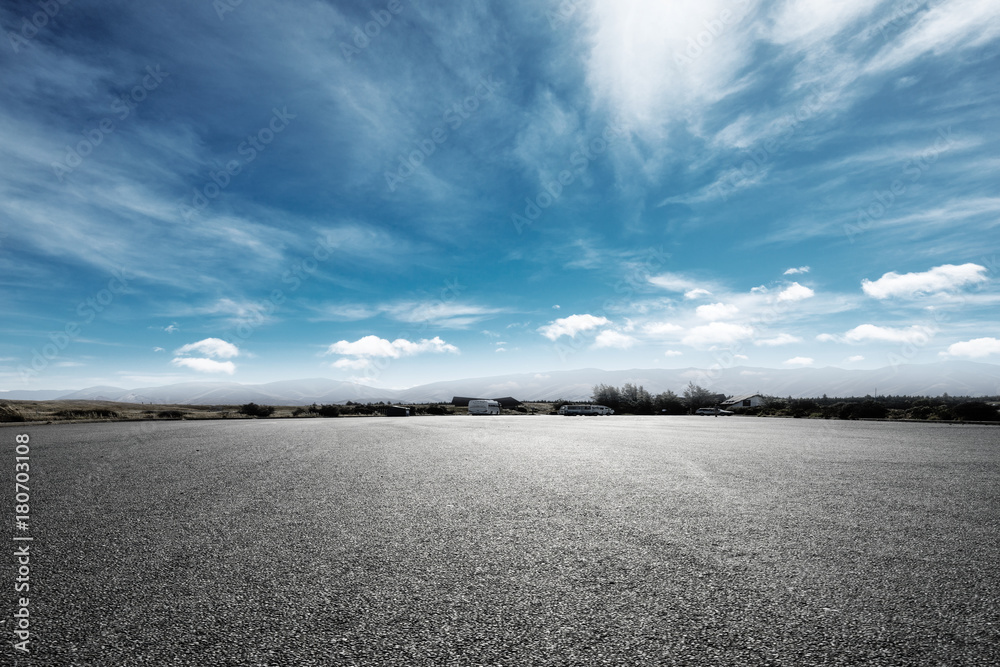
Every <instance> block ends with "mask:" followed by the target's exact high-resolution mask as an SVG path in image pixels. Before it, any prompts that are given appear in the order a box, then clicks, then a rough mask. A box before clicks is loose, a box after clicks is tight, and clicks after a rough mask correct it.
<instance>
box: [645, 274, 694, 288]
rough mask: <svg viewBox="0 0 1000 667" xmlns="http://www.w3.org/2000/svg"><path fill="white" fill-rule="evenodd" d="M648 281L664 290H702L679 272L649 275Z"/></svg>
mask: <svg viewBox="0 0 1000 667" xmlns="http://www.w3.org/2000/svg"><path fill="white" fill-rule="evenodd" d="M649 282H650V284H652V285H656V286H657V287H662V288H663V289H665V290H669V291H671V292H693V291H697V290H702V291H707V290H704V289H703V288H702V287H700V286H699V285H698V283H696V282H695V281H693V280H691V279H690V278H687V277H685V276H682V275H681V274H679V273H661V274H660V275H658V276H651V277H650V278H649Z"/></svg>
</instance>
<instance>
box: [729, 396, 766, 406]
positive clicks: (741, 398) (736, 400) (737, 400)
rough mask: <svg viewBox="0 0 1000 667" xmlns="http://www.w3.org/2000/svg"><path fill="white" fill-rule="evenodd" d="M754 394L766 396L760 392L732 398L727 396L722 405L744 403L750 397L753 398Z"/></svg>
mask: <svg viewBox="0 0 1000 667" xmlns="http://www.w3.org/2000/svg"><path fill="white" fill-rule="evenodd" d="M754 396H760V397H761V398H764V397H763V396H761V395H760V394H743V395H742V396H733V397H732V398H727V399H726V400H724V401H723V402H722V405H732V404H734V403H742V402H743V401H745V400H747V399H748V398H753V397H754Z"/></svg>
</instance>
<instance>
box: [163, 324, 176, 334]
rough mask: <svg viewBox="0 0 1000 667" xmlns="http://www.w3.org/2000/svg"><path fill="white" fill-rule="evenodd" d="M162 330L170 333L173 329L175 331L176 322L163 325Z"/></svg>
mask: <svg viewBox="0 0 1000 667" xmlns="http://www.w3.org/2000/svg"><path fill="white" fill-rule="evenodd" d="M163 330H164V331H166V332H167V333H168V334H172V333H174V332H175V331H177V325H176V324H169V325H167V326H165V327H163Z"/></svg>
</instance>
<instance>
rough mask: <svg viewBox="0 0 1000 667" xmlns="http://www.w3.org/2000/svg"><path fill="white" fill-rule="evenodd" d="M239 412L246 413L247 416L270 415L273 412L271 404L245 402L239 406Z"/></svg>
mask: <svg viewBox="0 0 1000 667" xmlns="http://www.w3.org/2000/svg"><path fill="white" fill-rule="evenodd" d="M240 414H241V415H246V416H247V417H270V416H271V415H273V414H274V407H273V406H271V405H257V404H256V403H247V404H246V405H241V406H240Z"/></svg>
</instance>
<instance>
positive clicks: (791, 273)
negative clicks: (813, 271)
mask: <svg viewBox="0 0 1000 667" xmlns="http://www.w3.org/2000/svg"><path fill="white" fill-rule="evenodd" d="M799 273H809V267H808V266H800V267H798V268H794V267H793V268H791V269H788V270H786V271H785V273H784V275H786V276H794V275H796V274H799Z"/></svg>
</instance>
